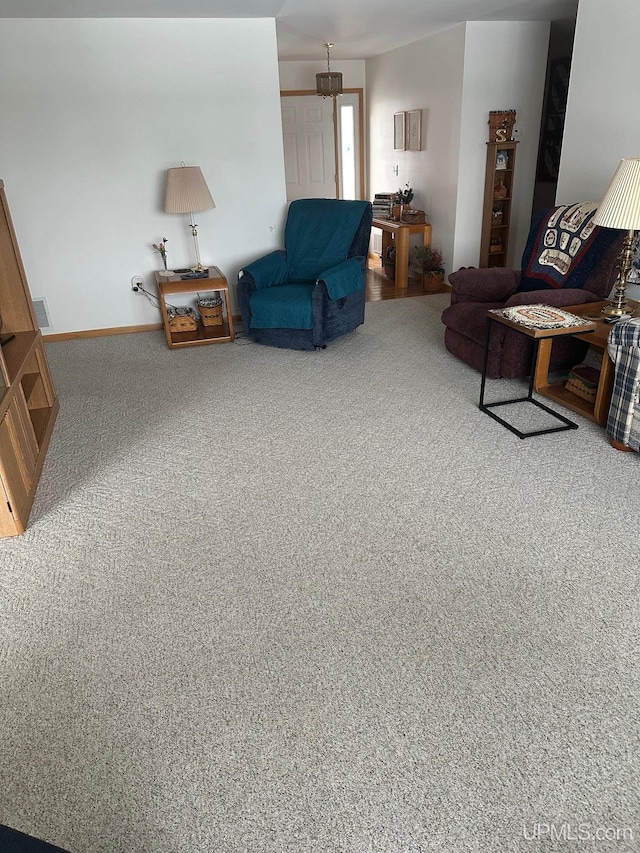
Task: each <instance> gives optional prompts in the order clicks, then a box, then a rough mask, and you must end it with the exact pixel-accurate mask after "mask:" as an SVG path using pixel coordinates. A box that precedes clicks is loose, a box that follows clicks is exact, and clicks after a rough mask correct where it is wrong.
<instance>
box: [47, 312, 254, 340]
mask: <svg viewBox="0 0 640 853" xmlns="http://www.w3.org/2000/svg"><path fill="white" fill-rule="evenodd" d="M232 316H233V322H234V323H240V321H241V319H242V318H241V316H240V314H233V315H232ZM159 329H162V323H148V324H146V325H144V326H115V327H114V328H113V329H85V330H84V331H82V332H61V333H60V334H59V335H43V336H42V340H43V341H44V342H45V343H55V342H56V341H73V340H76V339H78V338H102V337H106V336H107V335H131V334H133V333H134V332H157V331H158V330H159Z"/></svg>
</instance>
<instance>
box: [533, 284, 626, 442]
mask: <svg viewBox="0 0 640 853" xmlns="http://www.w3.org/2000/svg"><path fill="white" fill-rule="evenodd" d="M626 301H627V303H628V305H629V307H630V310H631V312H632V316H634V317H637V316H638V315H639V314H640V303H639V302H635V301H634V300H631V299H627V300H626ZM608 304H609V303H608V301H607V300H606V299H605V300H603V301H602V302H587V303H586V304H585V305H569V306H567V307H566V308H563V311H568V312H569V313H571V314H576V315H577V316H578V317H584V319H585V320H587V321H588V322H590V323H593V324H594V326H595V330H594V332H593V333H590V334H586V335H585V334H583V333H581V332H580V331H578V330H575V329H573V330H571V329H570V330H569V331H570V332H571V334H573V335H574V336H575V337H576V338H580V340H583V341H586V342H587V343H588V344H589V347H590V348H591V349H593V350H595V352H597V353H600V354H602V367H601V368H600V377H599V380H598V387H597V389H596V398H595V400H594V401H593V402H590V401H589V400H583V399H582V397H578V396H577V395H576V394H573V393H572V392H571V391H568V390H567V389H566V388H565V387H564V386H565V383H564V381H562V382H550V381H549V359H550V358H551V344H552V340H545V341H540V346H539V348H538V360H537V363H536V368H535V377H534V390H535V391H536V392H537V393H538V394H540V395H541V396H542V397H546V398H547V399H549V400H553V401H554V402H556V403H560V405H561V406H564V407H565V408H567V409H571V410H572V411H574V412H577V413H578V414H580V415H583V416H584V417H585V418H589V420H591V421H595V422H596V423H597V424H598V425H599V426H606V425H607V417H608V415H609V407H610V406H611V393H612V391H613V377H614V373H615V370H614V366H613V362H612V361H611V359H610V358H609V353H608V352H607V340H608V338H609V332H610V331H611V328H612V324H611V323H606V322H605V320H604V317H603V315H602V314H601V313H600V310H601V309H602V308H603V307H604V306H605V305H608Z"/></svg>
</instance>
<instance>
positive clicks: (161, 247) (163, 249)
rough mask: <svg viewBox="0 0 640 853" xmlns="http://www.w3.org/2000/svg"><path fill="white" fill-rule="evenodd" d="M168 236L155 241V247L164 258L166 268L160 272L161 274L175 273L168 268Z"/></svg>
mask: <svg viewBox="0 0 640 853" xmlns="http://www.w3.org/2000/svg"><path fill="white" fill-rule="evenodd" d="M167 242H168V241H167V238H166V237H163V238H162V240H159V241H158V242H157V243H153V244H152V245H153V248H154V249H155V250H156V252H159V253H160V257H161V258H162V263H163V265H164V270H163V271H162V272H161V273H160V275H173V273H172V272H170V271H169V270H167Z"/></svg>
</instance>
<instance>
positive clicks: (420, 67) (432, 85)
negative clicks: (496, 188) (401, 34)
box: [366, 25, 464, 271]
mask: <svg viewBox="0 0 640 853" xmlns="http://www.w3.org/2000/svg"><path fill="white" fill-rule="evenodd" d="M463 69H464V26H463V25H460V26H457V27H452V28H451V29H449V30H446V31H444V32H442V33H439V34H438V35H436V36H431V37H430V38H426V39H421V40H420V41H418V42H414V43H413V44H410V45H407V46H406V47H402V48H398V49H397V50H392V51H389V52H388V53H383V54H381V55H380V56H376V57H373V58H372V59H368V60H367V63H366V74H367V98H366V103H367V113H368V139H369V181H368V186H369V194H370V198H373V195H374V193H377V192H395V191H396V190H397V189H398V188H400V187H404V185H405V183H406V182H407V181H409V182H410V183H411V186H412V187H413V189H414V191H415V198H414V200H413V202H412V206H413V207H415V208H418V209H419V210H424V211H426V213H427V215H428V217H429V221H430V222H431V225H432V229H433V230H432V245H433V246H435V247H437V248H439V249H441V250H442V252H443V253H444V256H445V264H446V269H447V271H451V258H452V255H453V244H454V234H455V199H456V186H457V169H458V151H459V146H460V108H461V99H462V80H463ZM415 109H421V110H422V111H423V113H422V147H423V150H422V151H394V148H393V115H394V113H395V112H399V111H403V110H415ZM394 166H398V175H397V177H396V176H395V175H394V171H393V170H394Z"/></svg>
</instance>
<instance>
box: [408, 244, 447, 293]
mask: <svg viewBox="0 0 640 853" xmlns="http://www.w3.org/2000/svg"><path fill="white" fill-rule="evenodd" d="M413 253H414V258H415V262H416V268H417V270H418V272H419V273H420V274H421V275H422V288H423V290H425V291H426V292H427V293H438V292H440V291H441V290H443V288H444V267H443V266H442V252H441V251H440V250H439V249H432V248H431V246H416V247H415V249H414V250H413Z"/></svg>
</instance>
